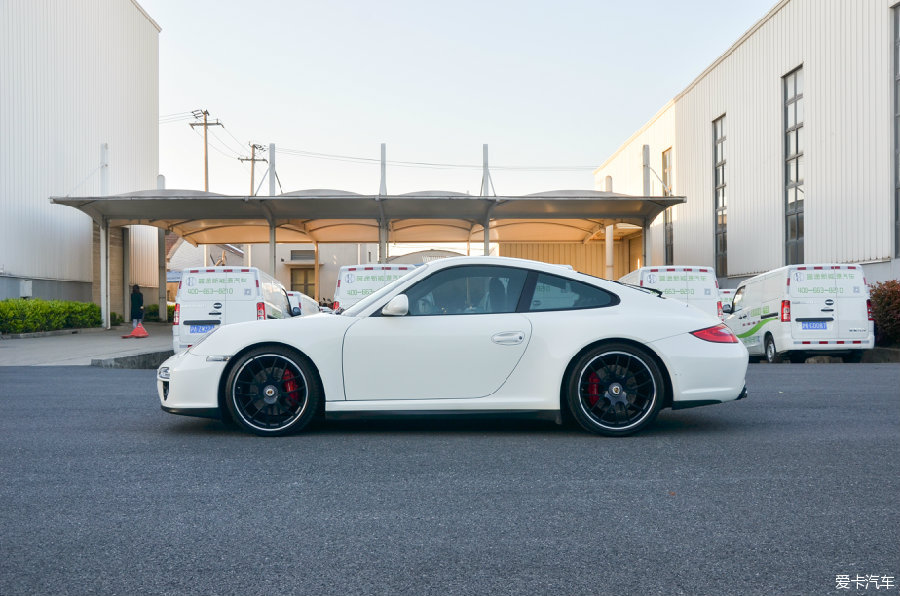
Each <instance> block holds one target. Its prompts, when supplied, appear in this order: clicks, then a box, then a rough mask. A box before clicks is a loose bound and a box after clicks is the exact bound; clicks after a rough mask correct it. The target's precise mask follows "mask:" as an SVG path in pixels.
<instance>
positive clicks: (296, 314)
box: [291, 306, 303, 317]
mask: <svg viewBox="0 0 900 596" xmlns="http://www.w3.org/2000/svg"><path fill="white" fill-rule="evenodd" d="M302 314H303V313H302V312H301V311H300V307H299V306H295V307H294V308H292V309H291V316H292V317H299V316H300V315H302Z"/></svg>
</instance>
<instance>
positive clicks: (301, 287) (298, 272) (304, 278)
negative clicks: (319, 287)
mask: <svg viewBox="0 0 900 596" xmlns="http://www.w3.org/2000/svg"><path fill="white" fill-rule="evenodd" d="M291 291H292V292H301V293H303V294H306V295H307V296H309V297H311V298H315V297H316V272H315V271H314V270H312V269H299V268H296V269H291Z"/></svg>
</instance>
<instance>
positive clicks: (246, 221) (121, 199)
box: [50, 190, 685, 295]
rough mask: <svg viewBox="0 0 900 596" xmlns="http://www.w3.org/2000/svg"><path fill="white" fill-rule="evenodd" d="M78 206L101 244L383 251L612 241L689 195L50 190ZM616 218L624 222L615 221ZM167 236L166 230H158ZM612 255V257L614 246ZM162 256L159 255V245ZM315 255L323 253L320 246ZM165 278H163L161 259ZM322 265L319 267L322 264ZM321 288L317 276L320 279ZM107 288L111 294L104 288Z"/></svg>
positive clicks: (63, 202) (644, 225)
mask: <svg viewBox="0 0 900 596" xmlns="http://www.w3.org/2000/svg"><path fill="white" fill-rule="evenodd" d="M50 200H51V201H52V202H53V203H55V204H58V205H67V206H70V207H74V208H75V209H79V210H80V211H82V212H84V213H86V214H87V215H89V216H91V217H92V218H93V219H94V220H95V221H96V222H97V223H98V224H99V226H100V231H101V233H100V235H101V279H108V277H105V278H104V276H103V273H108V272H106V271H105V269H104V265H105V264H106V263H105V259H104V258H103V255H104V254H106V253H105V251H104V250H103V248H104V244H105V242H106V241H107V240H106V239H107V238H108V230H109V227H110V226H128V225H149V226H155V227H157V228H160V229H161V230H169V231H171V232H174V233H176V234H178V235H179V236H181V237H182V238H184V239H185V240H186V241H188V242H190V243H191V244H193V245H195V246H196V245H198V244H226V243H227V244H264V243H269V245H270V251H269V254H270V255H271V258H272V263H271V269H272V271H273V272H274V271H275V250H274V248H275V246H274V245H275V244H276V243H306V242H310V243H314V244H316V245H318V244H320V243H342V242H346V243H368V242H371V243H375V242H377V243H378V244H379V259H380V260H381V261H382V262H385V261H386V258H387V245H388V243H389V242H395V243H403V242H417V243H422V242H466V243H468V242H472V241H476V242H477V241H479V240H481V241H483V242H484V249H485V254H487V253H488V252H489V244H490V243H491V242H544V243H547V242H583V243H585V244H587V243H589V242H591V241H593V240H594V239H596V238H598V237H600V236H601V233H602V232H605V234H606V236H605V237H606V240H607V244H611V242H610V241H612V240H613V239H615V238H617V237H621V236H622V235H626V234H631V233H634V232H635V231H636V228H641V229H643V230H644V259H643V262H646V261H647V259H646V250H647V247H646V245H647V242H646V239H647V233H646V231H647V228H648V226H649V225H650V222H652V221H653V219H654V218H656V216H657V215H659V214H660V213H661V212H662V211H663V210H665V209H666V208H667V207H671V206H673V205H678V204H680V203H683V202H684V201H685V199H684V197H671V196H669V197H651V196H630V195H623V194H618V193H613V192H604V191H595V190H562V191H552V192H544V193H537V194H531V195H525V196H472V195H467V194H462V193H454V192H443V191H427V192H415V193H409V194H401V195H387V194H378V195H362V194H356V193H351V192H346V191H339V190H303V191H296V192H289V193H285V194H282V195H277V196H229V195H221V194H215V193H210V192H202V191H194V190H144V191H138V192H133V193H127V194H120V195H113V196H84V197H50ZM617 224H627V225H624V226H621V227H619V228H616V227H615V226H616V225H617ZM160 238H162V233H160ZM160 242H162V240H160ZM607 250H608V253H607V255H608V256H607V259H608V261H610V262H611V259H612V256H611V255H612V252H611V251H610V250H609V249H607ZM160 254H163V251H162V249H161V250H160ZM316 254H317V255H318V251H316ZM161 267H162V273H161V275H162V278H164V276H165V271H164V267H165V265H164V259H163V264H162V265H161ZM316 271H318V267H316ZM316 285H317V287H318V284H316ZM104 295H105V294H104Z"/></svg>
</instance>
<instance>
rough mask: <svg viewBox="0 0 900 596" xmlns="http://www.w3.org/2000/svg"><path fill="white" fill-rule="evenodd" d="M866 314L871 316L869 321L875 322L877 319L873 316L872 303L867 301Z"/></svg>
mask: <svg viewBox="0 0 900 596" xmlns="http://www.w3.org/2000/svg"><path fill="white" fill-rule="evenodd" d="M866 314H867V315H869V320H870V321H874V320H875V317H874V316H873V315H872V301H871V300H868V299H867V300H866Z"/></svg>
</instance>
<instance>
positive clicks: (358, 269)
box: [332, 264, 416, 312]
mask: <svg viewBox="0 0 900 596" xmlns="http://www.w3.org/2000/svg"><path fill="white" fill-rule="evenodd" d="M415 268H416V266H415V265H394V264H392V265H377V264H375V265H346V266H344V267H341V270H340V272H339V273H338V279H337V286H335V288H334V305H333V306H332V308H333V309H334V311H335V312H337V311H338V310H346V309H348V308H350V307H351V306H353V305H354V304H356V303H357V302H359V301H360V300H362V299H363V298H365V297H366V296H368V295H369V294H372V293H373V292H376V291H378V290H380V289H381V288H383V287H384V286H386V285H388V284H389V283H391V282H392V281H394V280H395V279H400V278H401V277H403V276H404V275H406V274H407V273H409V272H410V271H412V270H413V269H415Z"/></svg>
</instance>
